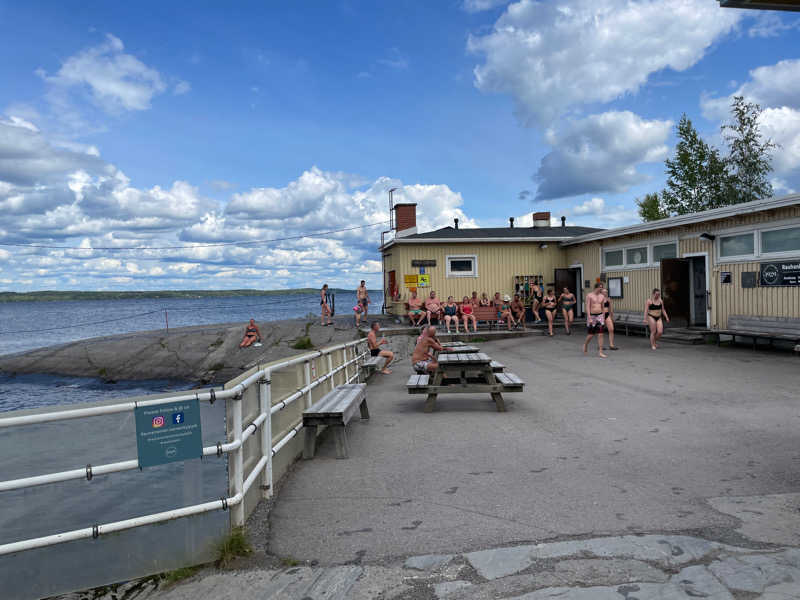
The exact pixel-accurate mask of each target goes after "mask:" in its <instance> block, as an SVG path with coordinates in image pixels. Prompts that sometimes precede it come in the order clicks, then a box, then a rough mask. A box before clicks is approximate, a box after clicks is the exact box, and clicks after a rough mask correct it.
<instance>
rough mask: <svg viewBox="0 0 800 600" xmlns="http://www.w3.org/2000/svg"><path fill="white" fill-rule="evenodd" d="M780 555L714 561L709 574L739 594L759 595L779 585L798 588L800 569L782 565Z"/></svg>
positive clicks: (735, 557)
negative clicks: (789, 585) (768, 588)
mask: <svg viewBox="0 0 800 600" xmlns="http://www.w3.org/2000/svg"><path fill="white" fill-rule="evenodd" d="M780 557H781V556H780V555H772V554H757V555H750V556H734V557H728V558H726V559H724V560H720V561H714V562H713V563H711V564H710V565H709V569H710V570H711V572H712V573H713V574H714V575H715V576H716V577H717V578H718V579H719V580H720V581H722V583H724V584H725V585H726V586H727V587H728V588H730V589H732V590H736V591H741V592H754V593H761V592H763V591H764V590H765V589H766V588H767V587H769V586H772V585H777V584H779V583H792V584H794V585H796V586H800V569H798V568H797V567H794V566H791V565H787V564H782V563H781V562H779V561H778V560H779V559H780Z"/></svg>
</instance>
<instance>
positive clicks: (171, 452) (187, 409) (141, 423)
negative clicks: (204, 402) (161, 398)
mask: <svg viewBox="0 0 800 600" xmlns="http://www.w3.org/2000/svg"><path fill="white" fill-rule="evenodd" d="M134 413H135V416H136V447H137V450H138V453H139V466H140V467H153V466H155V465H163V464H165V463H170V462H176V461H179V460H188V459H190V458H200V457H201V456H203V434H202V431H201V427H200V403H199V401H198V400H197V399H195V400H188V401H185V402H169V403H167V404H158V405H156V406H137V407H136V408H135V409H134Z"/></svg>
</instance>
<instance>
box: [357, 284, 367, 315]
mask: <svg viewBox="0 0 800 600" xmlns="http://www.w3.org/2000/svg"><path fill="white" fill-rule="evenodd" d="M356 299H357V301H358V303H359V304H360V305H361V307H362V308H363V309H364V318H366V317H367V315H368V314H369V303H370V299H369V292H367V283H366V282H365V281H364V280H363V279H362V280H361V285H359V286H358V289H357V290H356Z"/></svg>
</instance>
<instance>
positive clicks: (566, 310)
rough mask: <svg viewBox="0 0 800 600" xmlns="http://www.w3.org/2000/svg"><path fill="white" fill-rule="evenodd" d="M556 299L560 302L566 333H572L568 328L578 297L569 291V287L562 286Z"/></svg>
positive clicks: (570, 325) (572, 318) (573, 316)
mask: <svg viewBox="0 0 800 600" xmlns="http://www.w3.org/2000/svg"><path fill="white" fill-rule="evenodd" d="M558 301H559V302H560V303H561V312H562V314H563V315H564V329H566V330H567V335H572V331H571V330H570V328H571V327H572V321H573V320H575V304H577V302H578V299H577V298H576V297H575V294H573V293H572V292H570V291H569V288H564V291H563V292H562V293H561V295H560V296H559V297H558Z"/></svg>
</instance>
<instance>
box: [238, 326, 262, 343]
mask: <svg viewBox="0 0 800 600" xmlns="http://www.w3.org/2000/svg"><path fill="white" fill-rule="evenodd" d="M260 341H261V331H259V329H258V325H256V322H255V320H254V319H250V322H249V323H248V324H247V327H246V328H245V330H244V337H243V338H242V343H241V344H239V348H247V347H248V346H251V345H252V344H254V343H255V342H260Z"/></svg>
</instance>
